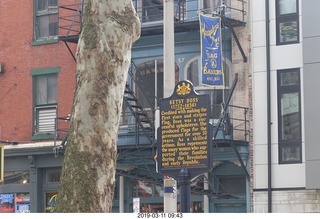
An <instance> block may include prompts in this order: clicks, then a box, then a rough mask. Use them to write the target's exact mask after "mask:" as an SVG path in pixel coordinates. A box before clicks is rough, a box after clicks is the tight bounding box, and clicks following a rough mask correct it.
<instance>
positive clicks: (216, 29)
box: [200, 14, 224, 88]
mask: <svg viewBox="0 0 320 219" xmlns="http://www.w3.org/2000/svg"><path fill="white" fill-rule="evenodd" d="M200 36H201V84H203V85H208V86H214V87H220V88H221V87H223V85H224V75H223V65H222V52H221V51H222V49H221V43H222V42H221V18H220V17H212V16H206V15H202V14H201V15H200Z"/></svg>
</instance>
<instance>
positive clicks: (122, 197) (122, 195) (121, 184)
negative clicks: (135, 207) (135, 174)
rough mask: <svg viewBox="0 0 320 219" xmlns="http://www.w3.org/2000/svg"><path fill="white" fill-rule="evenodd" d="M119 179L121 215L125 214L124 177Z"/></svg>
mask: <svg viewBox="0 0 320 219" xmlns="http://www.w3.org/2000/svg"><path fill="white" fill-rule="evenodd" d="M119 178H120V186H119V213H124V178H123V176H119Z"/></svg>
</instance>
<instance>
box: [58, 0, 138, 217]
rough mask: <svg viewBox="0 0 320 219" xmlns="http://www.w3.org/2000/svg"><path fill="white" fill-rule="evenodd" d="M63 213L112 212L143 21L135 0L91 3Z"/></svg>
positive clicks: (80, 54) (81, 48) (62, 189)
mask: <svg viewBox="0 0 320 219" xmlns="http://www.w3.org/2000/svg"><path fill="white" fill-rule="evenodd" d="M84 2H85V10H84V17H83V29H82V33H81V35H80V38H79V43H78V48H77V85H76V90H75V94H74V100H73V109H72V115H71V123H70V125H71V129H70V132H69V137H68V142H67V145H66V151H65V156H64V162H63V167H62V173H61V178H60V185H59V189H58V198H57V205H56V211H57V212H111V209H112V199H113V194H114V187H115V170H116V155H117V138H118V125H119V120H120V113H121V107H122V99H123V94H124V88H125V83H126V80H127V73H128V68H129V64H130V61H131V47H132V44H133V43H134V42H135V41H136V40H137V39H138V38H139V37H140V21H139V19H138V17H137V16H136V14H135V10H134V8H133V6H132V1H131V0H116V1H115V0H85V1H84Z"/></svg>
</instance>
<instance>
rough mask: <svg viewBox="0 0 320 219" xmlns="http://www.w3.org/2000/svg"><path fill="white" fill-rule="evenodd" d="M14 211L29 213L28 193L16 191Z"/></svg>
mask: <svg viewBox="0 0 320 219" xmlns="http://www.w3.org/2000/svg"><path fill="white" fill-rule="evenodd" d="M16 213H30V194H29V193H16Z"/></svg>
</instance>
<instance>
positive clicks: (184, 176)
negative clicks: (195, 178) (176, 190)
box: [179, 168, 191, 213]
mask: <svg viewBox="0 0 320 219" xmlns="http://www.w3.org/2000/svg"><path fill="white" fill-rule="evenodd" d="M179 181H180V191H181V194H180V197H181V201H180V210H181V212H183V213H190V193H191V189H190V179H189V172H188V169H187V168H182V169H181V170H180V173H179Z"/></svg>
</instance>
